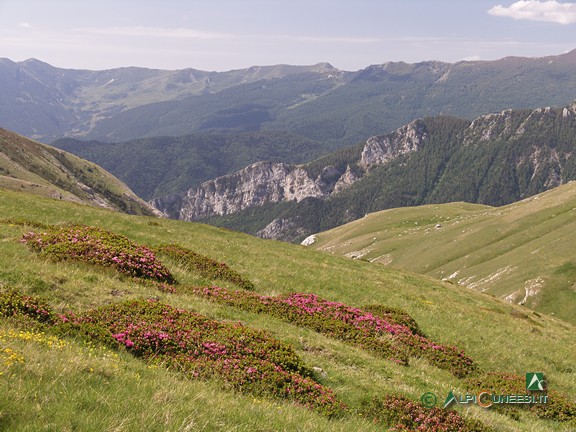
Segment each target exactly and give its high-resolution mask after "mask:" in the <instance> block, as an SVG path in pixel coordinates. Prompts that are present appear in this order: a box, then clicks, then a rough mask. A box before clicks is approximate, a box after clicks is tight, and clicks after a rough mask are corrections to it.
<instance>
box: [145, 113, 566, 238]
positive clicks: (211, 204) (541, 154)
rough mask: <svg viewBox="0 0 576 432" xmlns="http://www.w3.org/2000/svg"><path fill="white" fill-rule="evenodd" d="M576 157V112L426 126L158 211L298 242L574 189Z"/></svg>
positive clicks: (425, 122) (228, 182) (228, 180)
mask: <svg viewBox="0 0 576 432" xmlns="http://www.w3.org/2000/svg"><path fill="white" fill-rule="evenodd" d="M575 152H576V103H573V104H571V105H569V106H567V107H564V108H549V107H548V108H538V109H536V110H506V111H503V112H500V113H495V114H488V115H484V116H481V117H478V118H477V119H475V120H473V121H468V120H462V119H456V118H451V117H442V116H441V117H430V118H425V119H419V120H415V121H413V122H411V123H409V124H408V125H406V126H404V127H402V128H400V129H398V130H397V131H395V132H393V133H390V134H387V135H383V136H377V137H373V138H370V139H369V140H367V142H366V143H364V144H363V145H358V146H353V147H349V148H346V149H342V150H339V151H337V152H336V153H334V154H332V155H329V156H325V157H323V158H320V159H318V160H316V161H314V162H311V163H308V164H305V165H301V166H295V165H291V166H290V165H286V164H274V163H258V164H253V165H251V166H249V167H248V168H246V169H244V170H241V171H239V172H237V173H235V174H231V175H227V176H224V177H219V178H216V179H214V180H210V181H207V182H205V183H202V184H201V185H200V186H199V187H198V188H194V189H191V190H189V191H188V192H186V193H184V194H179V195H175V196H174V195H172V196H169V197H166V198H159V199H156V200H154V204H155V205H156V206H157V207H158V208H160V209H161V210H162V211H164V212H166V213H167V214H169V215H171V216H172V217H178V218H179V219H184V220H202V221H206V222H209V223H213V224H216V225H222V226H225V227H228V228H233V229H240V230H243V231H246V232H249V233H251V234H259V235H260V236H263V237H270V238H277V239H283V240H290V241H294V240H298V239H301V238H303V237H304V236H306V235H308V234H312V233H314V232H318V231H323V230H326V229H329V228H332V227H335V226H337V225H340V224H342V223H346V222H349V221H352V220H354V219H358V218H359V217H362V216H363V215H364V214H366V213H369V212H374V211H378V210H383V209H387V208H393V207H403V206H414V205H421V204H426V203H442V202H452V201H466V202H471V203H481V204H488V205H504V204H508V203H511V202H514V201H517V200H519V199H522V198H525V197H528V196H531V195H534V194H537V193H540V192H543V191H545V190H548V189H550V188H553V187H555V186H558V185H560V184H563V183H565V182H567V181H570V180H573V179H576V159H575V158H574V157H573V155H574V154H575Z"/></svg>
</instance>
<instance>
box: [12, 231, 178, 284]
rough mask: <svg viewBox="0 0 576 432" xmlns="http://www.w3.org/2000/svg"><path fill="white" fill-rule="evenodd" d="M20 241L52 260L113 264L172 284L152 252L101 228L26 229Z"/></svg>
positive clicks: (132, 273)
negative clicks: (34, 230)
mask: <svg viewBox="0 0 576 432" xmlns="http://www.w3.org/2000/svg"><path fill="white" fill-rule="evenodd" d="M21 241H22V243H24V244H26V245H28V246H29V247H30V249H32V250H33V251H35V252H38V253H40V254H42V255H43V256H46V257H49V258H51V259H53V260H55V261H63V260H67V259H71V260H76V261H84V262H87V263H90V264H96V265H102V266H105V267H113V268H114V269H116V270H117V271H119V272H120V273H122V274H125V275H127V276H130V277H134V278H142V279H150V280H152V281H155V282H159V283H166V284H174V283H175V279H174V277H173V276H172V274H171V273H170V271H169V270H168V269H167V268H166V267H165V266H164V265H163V264H162V263H161V262H160V261H159V260H158V259H157V258H156V255H155V254H154V252H153V251H152V250H151V249H150V248H147V247H145V246H141V245H138V244H136V243H134V242H132V241H131V240H129V239H128V238H127V237H125V236H122V235H119V234H115V233H113V232H111V231H108V230H105V229H103V228H97V227H88V226H70V227H62V228H59V229H52V230H48V231H46V232H42V233H36V232H28V233H26V234H24V236H23V237H22V240H21Z"/></svg>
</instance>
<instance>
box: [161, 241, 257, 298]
mask: <svg viewBox="0 0 576 432" xmlns="http://www.w3.org/2000/svg"><path fill="white" fill-rule="evenodd" d="M156 250H157V251H158V252H160V253H161V254H164V255H167V256H169V257H170V258H172V259H175V260H176V261H177V262H178V264H179V265H181V266H183V267H185V268H186V269H187V270H188V271H196V272H198V273H200V274H201V275H202V276H205V277H208V278H211V279H219V280H223V281H226V282H230V283H233V284H235V285H237V286H239V287H240V288H243V289H246V290H253V289H254V284H253V283H252V282H250V281H249V280H248V279H247V278H245V277H244V276H242V275H241V274H239V273H238V272H236V271H235V270H233V269H231V268H230V267H228V265H227V264H226V263H223V262H219V261H216V260H213V259H212V258H209V257H207V256H204V255H201V254H198V253H196V252H194V251H192V250H190V249H187V248H185V247H182V246H178V245H175V244H171V245H163V246H159V247H158V248H156Z"/></svg>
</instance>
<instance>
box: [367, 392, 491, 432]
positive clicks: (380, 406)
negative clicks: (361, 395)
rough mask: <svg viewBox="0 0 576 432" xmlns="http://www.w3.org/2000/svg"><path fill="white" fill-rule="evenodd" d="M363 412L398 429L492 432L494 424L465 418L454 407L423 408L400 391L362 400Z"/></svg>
mask: <svg viewBox="0 0 576 432" xmlns="http://www.w3.org/2000/svg"><path fill="white" fill-rule="evenodd" d="M360 412H361V413H362V415H364V416H366V417H367V418H370V419H373V421H374V422H375V423H380V424H383V425H385V426H387V427H391V428H392V429H391V430H395V431H425V432H441V431H459V432H492V431H494V429H493V428H491V427H488V426H486V425H484V424H483V423H482V422H480V421H478V420H474V419H465V418H463V417H462V416H461V415H460V414H459V413H457V412H456V411H453V410H446V409H441V408H424V407H423V406H422V405H421V404H419V403H417V402H414V401H411V400H410V399H408V398H406V397H405V396H401V395H386V396H383V397H375V398H372V399H371V400H367V401H365V402H364V403H363V405H362V407H361V409H360Z"/></svg>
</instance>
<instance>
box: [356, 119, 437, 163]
mask: <svg viewBox="0 0 576 432" xmlns="http://www.w3.org/2000/svg"><path fill="white" fill-rule="evenodd" d="M426 141H428V133H427V132H426V125H425V124H424V121H422V120H420V119H418V120H415V121H413V122H412V123H410V124H408V125H406V126H404V127H401V128H400V129H398V130H397V131H395V132H393V133H391V134H389V135H382V136H375V137H372V138H369V139H368V141H367V142H366V145H365V146H364V148H363V150H362V156H361V159H360V166H362V167H363V168H365V169H370V168H372V167H374V166H379V165H384V164H386V163H388V162H390V161H392V160H394V159H396V158H397V157H398V156H402V155H406V154H409V153H413V152H415V151H418V149H419V148H420V147H421V146H423V145H424V144H425V143H426Z"/></svg>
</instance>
